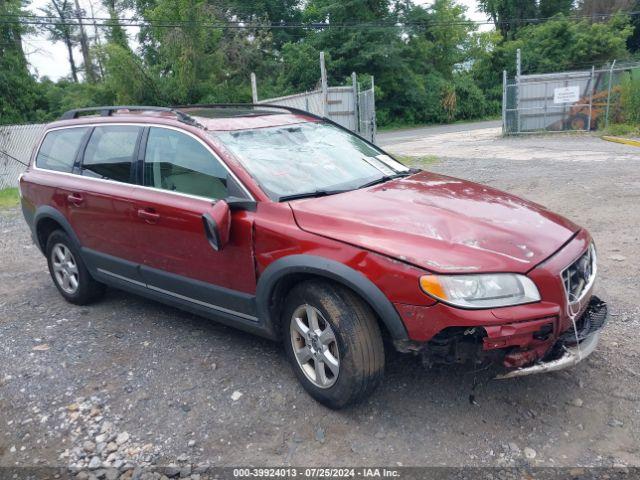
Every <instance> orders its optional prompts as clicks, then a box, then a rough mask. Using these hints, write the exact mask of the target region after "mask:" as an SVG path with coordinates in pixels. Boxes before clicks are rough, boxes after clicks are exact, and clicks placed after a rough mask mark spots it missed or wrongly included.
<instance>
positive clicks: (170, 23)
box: [0, 11, 640, 30]
mask: <svg viewBox="0 0 640 480" xmlns="http://www.w3.org/2000/svg"><path fill="white" fill-rule="evenodd" d="M617 15H623V16H638V15H640V11H618V12H615V13H602V14H593V15H570V16H565V17H560V18H564V19H566V20H570V21H580V20H594V19H601V20H603V19H606V18H612V17H614V16H617ZM557 18H558V17H541V18H522V19H510V20H500V21H497V22H493V21H490V20H486V21H480V20H466V19H465V20H458V21H446V22H444V21H440V22H438V21H428V20H427V21H421V22H401V21H378V22H340V23H324V22H315V23H297V22H274V23H250V22H241V21H227V22H207V21H201V20H193V21H189V20H171V19H153V20H140V19H138V18H135V17H129V18H111V17H94V16H81V17H75V18H69V19H66V21H65V20H62V21H61V20H60V18H59V17H56V16H52V15H33V14H23V15H20V14H0V24H20V25H36V26H47V25H59V26H77V25H78V21H79V20H82V21H88V22H95V23H96V24H97V26H98V27H114V26H123V27H159V28H181V27H186V26H203V27H207V28H217V29H241V30H252V29H254V30H261V29H268V30H278V29H297V30H301V29H302V30H326V29H342V28H344V29H357V28H364V29H378V28H391V29H406V28H412V27H438V26H442V27H448V26H456V25H458V26H464V25H476V26H480V25H496V26H500V25H513V24H531V23H541V22H545V21H548V20H554V19H557ZM98 22H99V23H98Z"/></svg>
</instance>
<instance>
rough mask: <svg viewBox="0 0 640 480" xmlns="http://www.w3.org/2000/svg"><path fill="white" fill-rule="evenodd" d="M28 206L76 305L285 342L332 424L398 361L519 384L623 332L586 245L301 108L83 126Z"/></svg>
mask: <svg viewBox="0 0 640 480" xmlns="http://www.w3.org/2000/svg"><path fill="white" fill-rule="evenodd" d="M20 192H21V197H22V210H23V212H24V217H25V219H26V221H27V223H28V224H29V226H30V228H31V231H32V233H33V238H34V241H35V243H36V244H37V245H38V247H39V248H40V250H41V251H42V252H43V253H44V254H45V256H46V258H47V262H48V265H49V271H50V272H51V277H52V278H53V282H54V284H55V286H56V287H57V288H58V290H59V291H60V293H61V294H62V296H63V297H64V298H65V299H66V300H68V301H69V302H71V303H76V304H87V303H89V302H91V301H94V300H96V299H98V298H99V297H100V296H101V295H102V293H103V292H104V290H105V286H106V285H109V286H111V287H115V288H120V289H124V290H128V291H131V292H134V293H138V294H140V295H144V296H145V297H149V298H152V299H155V300H158V301H161V302H165V303H167V304H170V305H173V306H176V307H178V308H182V309H184V310H188V311H191V312H194V313H197V314H199V315H203V316H205V317H210V318H213V319H215V320H217V321H220V322H222V323H224V324H227V325H231V326H234V327H237V328H240V329H243V330H246V331H248V332H252V333H255V334H258V335H262V336H265V337H268V338H271V339H274V340H281V341H282V342H283V343H284V346H285V350H286V353H287V356H288V357H289V359H290V361H291V364H292V366H293V369H294V371H295V373H296V376H297V377H298V379H299V380H300V382H301V383H302V385H303V386H304V388H305V389H306V390H307V391H308V392H309V393H310V394H311V395H312V396H313V397H314V398H316V399H317V400H318V401H320V402H322V403H324V404H325V405H327V406H329V407H331V408H340V407H343V406H345V405H347V404H350V403H352V402H354V401H357V400H359V399H362V398H364V397H366V396H368V395H369V394H370V393H371V392H372V391H373V389H374V388H375V387H376V386H377V385H378V384H379V383H380V381H381V379H382V375H383V371H384V363H385V348H395V349H396V350H398V351H400V352H411V353H413V354H416V355H419V356H420V357H421V358H422V360H423V362H424V363H425V365H435V364H452V363H467V362H470V363H473V364H476V365H478V364H483V363H485V362H492V363H495V364H497V365H501V367H500V368H501V369H503V371H502V372H500V373H499V377H501V378H507V377H514V376H521V375H527V374H530V373H537V372H544V371H551V370H558V369H561V368H565V367H567V366H570V365H574V364H576V363H577V362H578V361H580V360H581V359H583V358H584V357H586V356H587V355H589V354H590V353H591V352H592V351H593V350H594V348H595V346H596V344H597V342H598V336H599V330H600V329H601V328H602V326H603V325H604V323H605V321H606V317H607V308H606V305H605V303H604V302H602V301H601V300H599V299H598V298H596V297H595V296H592V290H593V285H594V281H595V277H596V250H595V247H594V244H593V241H592V239H591V236H590V235H589V233H588V232H587V231H586V230H585V229H583V228H581V227H579V226H577V225H575V224H574V223H572V222H570V221H569V220H566V219H564V218H562V217H560V216H558V215H556V214H554V213H552V212H550V211H548V210H546V209H545V208H544V207H542V206H540V205H537V204H534V203H531V202H528V201H526V200H522V199H520V198H518V197H515V196H512V195H509V194H507V193H504V192H501V191H498V190H495V189H493V188H489V187H485V186H482V185H478V184H475V183H471V182H467V181H463V180H458V179H455V178H451V177H446V176H442V175H436V174H434V173H430V172H426V171H421V170H418V169H410V168H407V167H406V166H404V165H403V164H401V163H400V162H398V161H397V160H395V159H394V158H393V157H392V156H391V155H389V154H387V153H385V152H384V151H383V150H381V149H380V148H379V147H377V146H375V145H374V144H372V143H370V142H368V141H366V140H365V139H363V138H361V137H359V136H357V135H355V134H353V133H351V132H350V131H348V130H346V129H345V128H343V127H341V126H339V125H337V124H335V123H333V122H331V121H329V120H327V119H323V118H320V117H317V116H314V115H312V114H309V113H307V112H303V111H299V110H295V109H290V108H284V107H275V106H265V105H202V106H189V107H176V108H160V107H117V106H116V107H100V108H95V109H80V110H72V111H70V112H67V113H66V114H65V115H64V116H63V117H62V118H61V119H60V120H59V121H57V122H54V123H52V124H50V125H49V126H48V127H47V129H46V131H45V133H44V135H43V137H42V139H41V140H40V142H39V143H38V145H37V147H36V148H35V149H34V154H33V158H32V161H31V165H30V167H29V168H28V169H27V171H26V172H25V173H24V174H23V175H22V177H21V180H20Z"/></svg>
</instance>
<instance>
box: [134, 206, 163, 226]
mask: <svg viewBox="0 0 640 480" xmlns="http://www.w3.org/2000/svg"><path fill="white" fill-rule="evenodd" d="M138 217H139V218H142V219H143V220H144V221H145V222H147V223H158V220H160V214H159V213H156V211H155V210H154V209H152V208H140V209H139V210H138Z"/></svg>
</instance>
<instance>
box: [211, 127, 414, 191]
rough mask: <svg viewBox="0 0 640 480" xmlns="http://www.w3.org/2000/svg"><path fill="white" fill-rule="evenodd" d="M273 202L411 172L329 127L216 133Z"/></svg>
mask: <svg viewBox="0 0 640 480" xmlns="http://www.w3.org/2000/svg"><path fill="white" fill-rule="evenodd" d="M212 135H215V136H216V137H217V138H218V139H219V140H221V141H222V142H223V143H224V144H225V146H226V147H227V148H229V150H231V151H232V152H233V153H234V154H235V155H236V156H237V157H238V159H239V160H240V162H241V163H242V165H243V166H244V168H245V169H246V170H247V171H248V172H249V173H250V174H251V175H252V176H253V178H255V179H256V181H257V182H258V183H259V184H260V186H261V187H262V189H263V190H264V191H265V193H266V194H267V195H269V197H270V198H272V199H273V200H285V199H287V198H289V197H297V196H313V195H327V194H331V193H337V192H339V191H344V190H352V189H355V188H359V187H361V186H363V185H366V184H368V183H371V182H375V181H376V180H380V181H383V180H384V179H385V178H388V177H394V176H396V175H398V174H406V172H408V168H407V167H405V166H404V165H402V164H401V163H399V162H397V161H395V160H394V159H392V158H391V157H389V156H388V155H385V154H383V153H382V152H381V151H380V150H378V149H377V148H375V147H373V146H371V145H369V144H367V143H366V142H364V141H363V140H361V139H360V138H358V137H356V136H355V135H352V134H350V133H349V132H346V131H344V130H342V129H340V128H337V127H335V126H333V125H330V124H327V123H313V122H308V123H300V124H295V125H285V126H278V127H269V128H257V129H251V130H234V131H228V132H215V133H214V134H212Z"/></svg>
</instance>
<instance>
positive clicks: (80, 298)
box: [46, 230, 105, 305]
mask: <svg viewBox="0 0 640 480" xmlns="http://www.w3.org/2000/svg"><path fill="white" fill-rule="evenodd" d="M46 255H47V263H48V265H49V273H50V274H51V278H52V280H53V283H54V285H55V286H56V288H57V289H58V291H59V292H60V294H61V295H62V296H63V297H64V299H65V300H66V301H67V302H70V303H74V304H76V305H86V304H88V303H91V302H94V301H96V300H98V299H99V298H100V297H102V295H103V294H104V291H105V286H104V284H102V283H100V282H97V281H96V280H94V279H93V277H92V276H91V274H90V273H89V271H88V270H87V267H86V266H85V264H84V262H83V261H82V257H81V256H80V252H79V251H78V249H77V248H76V246H75V245H74V243H73V242H72V241H71V239H70V238H69V236H68V235H67V234H66V233H65V232H63V231H62V230H55V231H54V232H52V233H51V235H49V239H48V240H47V247H46Z"/></svg>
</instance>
